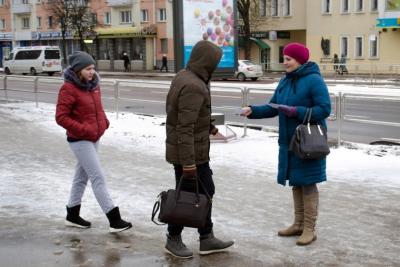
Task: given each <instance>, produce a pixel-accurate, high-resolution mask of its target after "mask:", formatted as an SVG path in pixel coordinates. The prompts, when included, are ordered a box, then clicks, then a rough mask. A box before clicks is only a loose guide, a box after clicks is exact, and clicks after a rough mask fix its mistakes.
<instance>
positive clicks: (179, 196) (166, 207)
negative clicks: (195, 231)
mask: <svg viewBox="0 0 400 267" xmlns="http://www.w3.org/2000/svg"><path fill="white" fill-rule="evenodd" d="M183 179H185V178H183V177H181V178H180V180H179V184H178V187H177V188H176V190H175V189H169V190H168V191H162V192H161V193H160V194H159V195H158V199H157V201H156V203H154V206H153V211H152V214H151V220H152V221H153V222H154V223H155V224H157V225H163V224H160V223H158V222H156V221H155V220H154V218H155V216H156V215H157V212H158V211H160V213H159V214H158V221H160V222H162V223H164V224H166V223H169V224H177V225H182V226H185V227H193V228H202V227H204V226H205V224H206V219H207V214H208V211H209V210H210V208H211V203H212V200H211V197H210V195H209V194H208V193H207V191H206V189H205V187H204V185H203V183H202V181H201V180H200V179H199V178H195V179H196V192H187V191H181V184H182V180H183ZM199 183H200V185H201V186H202V188H203V189H204V192H205V193H206V195H204V194H200V193H199Z"/></svg>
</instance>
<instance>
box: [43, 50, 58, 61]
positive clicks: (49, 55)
mask: <svg viewBox="0 0 400 267" xmlns="http://www.w3.org/2000/svg"><path fill="white" fill-rule="evenodd" d="M60 58H61V57H60V50H58V49H53V50H45V51H44V59H60Z"/></svg>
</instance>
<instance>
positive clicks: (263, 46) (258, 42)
mask: <svg viewBox="0 0 400 267" xmlns="http://www.w3.org/2000/svg"><path fill="white" fill-rule="evenodd" d="M250 40H251V41H253V42H254V43H256V45H258V47H259V48H260V49H270V48H271V47H270V46H269V45H268V44H267V43H266V42H264V41H263V40H261V39H257V38H253V37H250Z"/></svg>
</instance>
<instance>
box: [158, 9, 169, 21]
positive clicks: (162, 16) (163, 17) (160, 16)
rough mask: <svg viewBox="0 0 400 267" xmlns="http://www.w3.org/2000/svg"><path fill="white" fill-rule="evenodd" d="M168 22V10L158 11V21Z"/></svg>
mask: <svg viewBox="0 0 400 267" xmlns="http://www.w3.org/2000/svg"><path fill="white" fill-rule="evenodd" d="M166 20H167V10H166V9H165V8H160V9H159V10H158V21H166Z"/></svg>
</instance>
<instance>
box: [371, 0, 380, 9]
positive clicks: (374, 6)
mask: <svg viewBox="0 0 400 267" xmlns="http://www.w3.org/2000/svg"><path fill="white" fill-rule="evenodd" d="M375 11H378V0H371V12H375Z"/></svg>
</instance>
